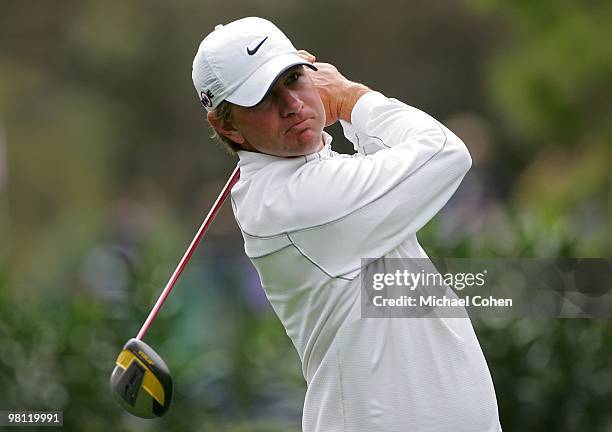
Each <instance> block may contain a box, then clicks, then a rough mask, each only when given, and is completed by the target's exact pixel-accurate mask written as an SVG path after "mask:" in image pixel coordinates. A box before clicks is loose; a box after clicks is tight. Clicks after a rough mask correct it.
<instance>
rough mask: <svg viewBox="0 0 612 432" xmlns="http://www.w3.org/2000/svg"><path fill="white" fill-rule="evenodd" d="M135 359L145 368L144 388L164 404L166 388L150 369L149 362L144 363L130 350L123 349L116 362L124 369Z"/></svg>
mask: <svg viewBox="0 0 612 432" xmlns="http://www.w3.org/2000/svg"><path fill="white" fill-rule="evenodd" d="M133 361H137V362H138V363H139V364H140V365H141V366H143V367H144V369H145V375H144V378H143V379H142V388H143V389H145V391H146V392H147V393H149V394H150V395H151V396H152V397H153V398H154V399H155V400H156V401H157V402H159V403H160V404H161V405H163V404H164V400H165V394H164V388H163V387H162V385H161V383H160V382H159V380H158V379H157V378H156V377H155V375H153V373H152V372H151V371H150V370H149V365H148V364H145V363H143V362H142V361H141V360H140V359H139V358H138V357H136V356H135V355H134V353H133V352H131V351H130V350H123V351H121V352H120V353H119V356H118V357H117V361H116V362H115V363H116V364H117V365H118V366H121V367H122V368H123V369H127V368H128V367H129V366H130V364H132V362H133Z"/></svg>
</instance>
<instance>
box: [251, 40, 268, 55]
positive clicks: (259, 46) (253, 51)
mask: <svg viewBox="0 0 612 432" xmlns="http://www.w3.org/2000/svg"><path fill="white" fill-rule="evenodd" d="M267 39H268V36H266V37H265V38H264V40H262V41H261V42H259V43H258V44H257V46H256V47H255V48H253V49H250V48H249V47H247V54H248V55H253V54H255V53H256V52H257V50H258V49H259V48H261V46H262V45H263V43H264V42H265V41H266V40H267Z"/></svg>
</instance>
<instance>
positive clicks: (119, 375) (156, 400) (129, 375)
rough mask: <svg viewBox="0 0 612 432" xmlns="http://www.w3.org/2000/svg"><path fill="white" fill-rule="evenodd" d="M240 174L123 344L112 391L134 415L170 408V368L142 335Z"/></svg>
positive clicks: (232, 178)
mask: <svg viewBox="0 0 612 432" xmlns="http://www.w3.org/2000/svg"><path fill="white" fill-rule="evenodd" d="M239 178H240V169H239V168H238V167H236V168H235V169H234V172H233V173H232V175H231V176H230V178H229V180H228V181H227V183H226V184H225V186H224V187H223V190H222V191H221V194H220V195H219V197H218V198H217V200H216V201H215V203H214V205H213V207H212V208H211V209H210V212H208V215H207V216H206V218H205V219H204V222H202V225H201V226H200V229H199V230H198V232H197V233H196V235H195V237H194V238H193V240H192V241H191V244H190V245H189V248H187V251H186V252H185V254H184V255H183V258H182V259H181V261H180V262H179V264H178V266H177V267H176V269H175V270H174V273H173V274H172V276H171V277H170V280H169V281H168V283H167V284H166V287H165V288H164V290H163V291H162V293H161V295H160V296H159V298H158V299H157V302H156V303H155V306H154V307H153V309H152V310H151V312H150V313H149V316H148V317H147V319H146V321H145V322H144V324H143V325H142V328H141V329H140V331H139V332H138V335H137V336H136V337H135V338H132V339H130V340H129V341H128V342H127V343H126V344H125V345H124V346H123V349H122V350H121V352H120V353H119V356H118V357H117V360H116V362H115V368H114V369H113V373H112V374H111V377H110V387H111V391H112V393H113V395H114V396H115V399H116V400H117V401H118V402H119V404H120V405H121V406H123V407H124V408H125V409H126V410H127V411H128V412H130V413H131V414H133V415H135V416H138V417H142V418H155V417H161V416H163V415H164V414H165V413H166V411H168V407H169V406H170V402H171V400H172V376H171V375H170V370H169V369H168V366H167V365H166V363H165V362H164V360H163V359H162V358H161V357H160V356H159V355H158V354H157V353H156V352H155V350H153V348H151V347H150V346H149V345H147V344H146V343H144V342H143V341H142V339H143V337H144V335H145V333H146V332H147V330H148V329H149V326H150V325H151V323H152V322H153V320H154V319H155V317H156V316H157V314H158V312H159V310H160V309H161V307H162V305H163V304H164V302H165V301H166V298H167V297H168V294H170V291H171V290H172V287H173V286H174V284H175V283H176V281H177V280H178V278H179V276H180V275H181V273H182V272H183V269H184V268H185V266H186V265H187V263H188V262H189V259H190V258H191V256H192V255H193V252H194V251H195V249H196V248H197V246H198V244H199V243H200V240H201V239H202V237H203V236H204V233H205V232H206V230H207V229H208V227H209V225H210V224H211V223H212V221H213V219H214V218H215V216H216V214H217V212H218V211H219V209H220V208H221V206H222V205H223V202H224V201H225V199H226V198H227V196H228V195H229V194H230V191H231V189H232V186H234V184H236V182H237V181H238V179H239Z"/></svg>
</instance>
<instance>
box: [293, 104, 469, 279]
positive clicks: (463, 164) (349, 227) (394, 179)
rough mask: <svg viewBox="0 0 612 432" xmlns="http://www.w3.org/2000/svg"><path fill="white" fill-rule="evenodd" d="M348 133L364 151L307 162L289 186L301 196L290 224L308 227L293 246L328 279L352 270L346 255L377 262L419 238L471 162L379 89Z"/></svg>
mask: <svg viewBox="0 0 612 432" xmlns="http://www.w3.org/2000/svg"><path fill="white" fill-rule="evenodd" d="M343 126H344V125H343ZM347 129H348V130H349V132H350V133H352V134H353V136H354V137H356V138H355V141H353V143H354V144H355V142H359V143H362V144H359V145H360V146H361V149H362V150H363V153H362V152H359V154H357V155H354V157H350V158H346V157H335V158H328V159H322V160H320V161H316V162H314V163H308V164H305V165H304V166H303V167H302V168H301V169H300V170H298V172H297V173H296V175H295V176H294V177H293V179H292V181H291V182H290V184H288V185H287V188H285V190H286V191H287V193H288V194H289V196H288V197H287V199H289V200H291V199H292V197H296V196H299V197H300V199H299V200H294V201H293V202H294V204H293V205H292V212H291V216H290V218H292V219H293V221H292V222H291V225H294V226H296V227H298V226H301V227H305V229H298V230H296V231H294V232H292V233H290V234H289V236H290V238H291V241H292V242H293V243H294V245H295V246H296V247H298V248H300V250H301V251H302V253H303V254H304V255H306V256H308V257H309V259H311V260H313V261H314V262H315V263H318V264H320V265H321V266H326V267H328V268H329V273H331V274H337V273H339V272H342V271H348V270H350V267H354V266H355V262H352V264H349V263H348V262H347V261H346V260H347V259H348V258H347V256H348V255H350V256H356V257H358V259H360V258H378V257H381V256H383V255H384V254H386V253H388V252H389V251H391V250H392V249H394V248H396V247H397V246H398V245H399V244H401V243H402V242H403V241H404V240H405V239H407V238H408V237H409V236H411V235H414V234H415V233H416V232H417V231H418V230H419V229H421V228H422V227H423V226H424V225H425V224H426V223H427V222H428V221H429V220H430V219H431V218H432V217H433V216H435V214H436V213H437V212H438V211H439V210H440V209H441V208H442V207H443V206H444V204H445V203H446V202H447V201H448V200H449V198H450V197H451V196H452V194H453V193H454V192H455V190H456V189H457V187H458V186H459V184H460V182H461V180H462V179H463V177H464V175H465V174H466V173H467V171H468V170H469V168H470V166H471V162H472V161H471V158H470V155H469V152H468V150H467V148H466V147H465V145H464V143H463V142H462V141H461V140H460V139H459V138H458V137H457V136H456V135H455V134H454V133H452V132H451V131H450V130H449V129H448V128H446V127H445V126H444V125H442V124H441V123H439V122H438V121H437V120H435V119H434V118H433V117H431V116H430V115H428V114H426V113H424V112H422V111H420V110H418V109H416V108H414V107H411V106H409V105H406V104H404V103H402V102H400V101H398V100H395V99H389V98H387V97H385V96H384V95H382V94H380V93H378V92H369V93H366V94H365V95H364V96H362V97H361V98H360V99H359V101H358V102H357V104H356V105H355V107H354V109H353V112H352V115H351V124H350V128H347ZM347 129H345V133H346V131H347ZM363 143H366V144H363ZM370 150H372V151H371V154H370V152H369V151H370ZM364 153H368V154H367V155H366V154H364ZM306 227H307V228H306Z"/></svg>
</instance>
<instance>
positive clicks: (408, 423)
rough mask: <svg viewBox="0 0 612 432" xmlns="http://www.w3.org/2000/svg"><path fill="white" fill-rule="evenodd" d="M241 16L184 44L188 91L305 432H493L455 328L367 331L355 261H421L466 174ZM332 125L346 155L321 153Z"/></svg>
mask: <svg viewBox="0 0 612 432" xmlns="http://www.w3.org/2000/svg"><path fill="white" fill-rule="evenodd" d="M314 60H315V59H314V57H313V56H311V55H310V54H308V53H306V52H298V51H296V49H295V48H294V47H293V45H292V44H291V42H290V41H289V39H287V38H286V36H285V35H284V34H283V33H282V32H281V31H280V30H279V29H278V28H277V27H276V26H274V25H273V24H272V23H270V22H269V21H266V20H263V19H261V18H244V19H241V20H238V21H234V22H232V23H230V24H227V25H225V26H217V27H216V28H215V30H214V31H213V32H212V33H211V34H209V35H208V36H207V37H206V38H205V39H204V40H203V41H202V43H201V44H200V47H199V49H198V52H197V54H196V56H195V59H194V62H193V81H194V84H195V87H196V90H197V93H198V95H199V97H200V99H201V101H202V103H203V104H204V106H205V107H206V109H207V110H208V121H209V123H210V124H211V126H212V127H213V128H214V130H215V132H216V133H217V134H218V135H219V136H220V137H221V138H222V139H223V140H224V141H225V142H226V143H228V145H229V146H230V147H231V149H233V150H235V151H236V152H237V154H238V157H239V159H240V160H239V166H240V171H241V177H240V181H239V182H238V183H237V184H236V185H235V186H234V188H233V189H232V194H231V196H232V206H233V210H234V214H235V216H236V220H237V222H238V225H239V226H240V229H241V231H242V234H243V237H244V241H245V251H246V254H247V255H248V256H249V258H250V259H251V261H252V262H253V264H254V266H255V267H256V269H257V271H258V273H259V277H260V279H261V283H262V286H263V288H264V290H265V292H266V294H267V296H268V299H269V300H270V303H271V304H272V306H273V308H274V310H275V312H276V314H277V315H278V317H279V318H280V319H281V321H282V323H283V325H284V326H285V329H286V331H287V334H288V335H289V337H290V338H291V340H292V341H293V344H294V345H295V348H296V349H297V352H298V353H299V356H300V359H301V361H302V369H303V374H304V378H305V379H306V382H307V385H308V389H307V392H306V397H305V400H304V414H303V419H302V427H303V430H304V431H305V432H335V431H348V432H352V431H355V432H370V431H372V432H373V431H381V432H383V431H384V432H390V431H401V432H404V431H436V432H442V431H453V432H457V431H465V432H485V431H487V432H489V431H499V430H501V428H500V425H499V420H498V414H497V403H496V399H495V392H494V389H493V384H492V382H491V377H490V374H489V370H488V367H487V364H486V362H485V359H484V357H483V355H482V351H481V349H480V346H479V344H478V341H477V339H476V336H475V334H474V331H473V329H472V326H471V323H470V321H469V320H468V319H443V318H435V319H431V318H422V319H384V318H382V319H368V318H362V317H361V313H360V305H361V303H360V277H359V275H360V273H361V271H362V267H361V265H362V264H361V258H380V257H385V258H394V257H396V258H402V257H418V258H426V257H427V255H426V254H425V251H424V250H423V249H422V248H421V246H420V245H419V243H418V241H417V238H416V233H417V231H418V230H419V229H420V228H421V227H422V226H423V225H424V224H425V223H427V222H428V221H429V220H430V219H431V218H432V217H433V216H434V215H435V214H436V213H437V212H438V211H439V210H440V208H441V207H442V206H443V205H444V204H445V203H446V202H447V200H448V199H449V198H450V197H451V195H452V194H453V193H454V191H455V189H456V188H457V187H458V185H459V183H460V182H461V179H462V178H463V176H464V175H465V173H466V172H467V171H468V169H469V168H470V165H471V159H470V156H469V153H468V152H467V149H466V148H465V146H464V144H463V143H462V142H461V140H459V138H457V137H456V136H455V135H454V134H453V133H452V132H451V131H450V130H448V129H447V128H446V127H444V126H443V125H442V124H440V123H439V122H437V121H436V120H435V119H433V118H432V117H430V116H429V115H427V114H425V113H423V112H421V111H419V110H417V109H416V108H412V107H410V106H408V105H405V104H403V103H402V102H399V101H398V100H395V99H388V98H387V97H385V96H383V95H382V94H380V93H378V92H375V91H372V90H370V89H369V88H367V87H366V86H364V85H361V84H357V83H354V82H351V81H349V80H347V79H346V78H344V77H343V76H342V75H340V73H339V72H338V71H337V70H336V68H335V67H333V66H332V65H330V64H325V63H312V62H314ZM336 121H340V122H341V124H342V127H343V129H344V134H345V136H346V138H347V139H349V140H350V141H351V142H352V143H353V145H354V148H355V150H356V152H357V153H356V154H355V155H353V156H348V155H341V154H338V153H336V152H334V151H333V150H332V149H331V147H330V144H331V140H332V139H331V136H329V135H328V134H327V133H325V132H324V131H323V127H324V126H325V125H330V124H333V123H335V122H336Z"/></svg>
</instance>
